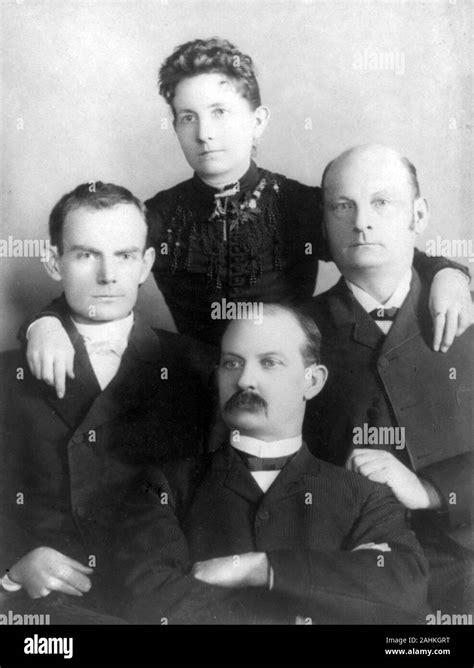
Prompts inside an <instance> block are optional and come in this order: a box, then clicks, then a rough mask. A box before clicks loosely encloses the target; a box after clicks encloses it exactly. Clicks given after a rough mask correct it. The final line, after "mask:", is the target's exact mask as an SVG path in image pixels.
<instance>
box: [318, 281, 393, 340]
mask: <svg viewBox="0 0 474 668" xmlns="http://www.w3.org/2000/svg"><path fill="white" fill-rule="evenodd" d="M328 304H329V310H330V312H331V315H332V317H333V319H334V322H335V324H336V327H337V329H338V331H341V332H344V331H345V330H346V329H347V328H349V329H352V331H351V334H350V337H351V339H352V340H353V341H356V342H357V343H360V344H361V345H363V346H367V347H369V348H378V347H379V345H380V343H381V341H382V339H383V337H384V334H383V332H382V331H381V329H380V328H379V327H377V325H376V324H375V322H374V320H373V318H371V317H370V316H369V315H368V314H367V312H366V311H365V310H364V309H363V308H362V306H361V305H360V304H359V302H358V301H357V299H355V297H354V296H353V294H352V292H351V291H350V290H349V288H348V287H347V285H346V282H345V280H344V279H343V278H341V279H340V280H339V282H338V283H337V285H335V286H334V288H333V289H332V290H331V293H330V294H329V295H328Z"/></svg>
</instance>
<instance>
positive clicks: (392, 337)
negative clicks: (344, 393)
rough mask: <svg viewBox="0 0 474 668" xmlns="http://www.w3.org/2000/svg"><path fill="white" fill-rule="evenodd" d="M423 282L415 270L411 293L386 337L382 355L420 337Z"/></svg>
mask: <svg viewBox="0 0 474 668" xmlns="http://www.w3.org/2000/svg"><path fill="white" fill-rule="evenodd" d="M421 292H422V288H421V282H420V279H419V277H418V275H417V273H416V272H415V270H413V275H412V280H411V284H410V292H409V293H408V295H407V297H406V299H405V301H404V302H403V304H402V306H401V308H400V311H399V312H398V314H397V317H396V318H395V320H394V322H393V325H392V326H391V328H390V331H389V333H388V334H387V336H386V337H385V341H384V343H383V345H382V351H381V352H382V354H386V353H389V352H391V351H392V350H395V349H396V348H398V347H399V346H402V345H404V344H405V343H406V342H407V341H409V340H410V339H413V338H414V337H415V336H418V334H419V333H420V331H421V329H422V326H421V322H420V319H419V313H420V309H419V302H420V298H421Z"/></svg>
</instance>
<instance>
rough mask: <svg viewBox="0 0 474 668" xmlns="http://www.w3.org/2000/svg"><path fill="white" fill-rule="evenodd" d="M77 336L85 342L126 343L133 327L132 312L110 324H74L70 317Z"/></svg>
mask: <svg viewBox="0 0 474 668" xmlns="http://www.w3.org/2000/svg"><path fill="white" fill-rule="evenodd" d="M71 320H72V321H73V323H74V326H75V327H76V329H77V331H78V332H79V334H80V335H81V336H82V337H83V338H84V339H85V340H87V341H108V340H112V339H115V340H123V341H128V336H129V334H130V332H131V329H132V327H133V311H132V312H131V313H130V314H129V315H127V317H126V318H122V319H121V320H111V321H110V322H101V323H97V324H95V323H94V324H91V325H88V324H86V323H83V322H76V321H75V320H74V317H73V316H71Z"/></svg>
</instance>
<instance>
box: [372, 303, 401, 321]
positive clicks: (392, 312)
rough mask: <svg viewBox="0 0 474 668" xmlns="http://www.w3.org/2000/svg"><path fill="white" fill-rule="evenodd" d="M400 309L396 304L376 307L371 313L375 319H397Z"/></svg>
mask: <svg viewBox="0 0 474 668" xmlns="http://www.w3.org/2000/svg"><path fill="white" fill-rule="evenodd" d="M399 310H400V309H399V308H397V307H396V306H393V307H392V308H374V310H373V311H370V313H369V315H371V316H372V318H373V319H374V320H395V318H396V315H397V313H398V311H399Z"/></svg>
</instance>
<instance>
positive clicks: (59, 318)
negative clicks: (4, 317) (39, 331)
mask: <svg viewBox="0 0 474 668" xmlns="http://www.w3.org/2000/svg"><path fill="white" fill-rule="evenodd" d="M43 318H56V319H57V320H59V322H61V317H60V316H59V315H58V314H57V313H52V312H49V311H47V312H45V313H42V314H41V315H40V316H39V317H38V318H36V320H33V322H32V323H31V325H29V326H28V329H27V330H26V334H25V338H26V340H27V341H28V339H29V337H30V332H31V328H32V327H34V326H35V325H36V323H37V322H39V321H40V320H42V319H43Z"/></svg>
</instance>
